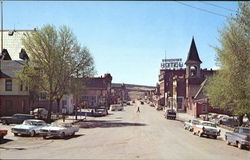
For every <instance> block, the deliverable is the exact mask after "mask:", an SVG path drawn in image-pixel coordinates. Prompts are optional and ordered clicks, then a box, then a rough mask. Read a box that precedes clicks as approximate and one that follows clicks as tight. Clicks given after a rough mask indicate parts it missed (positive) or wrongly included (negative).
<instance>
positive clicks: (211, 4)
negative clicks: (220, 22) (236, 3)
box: [199, 1, 235, 12]
mask: <svg viewBox="0 0 250 160" xmlns="http://www.w3.org/2000/svg"><path fill="white" fill-rule="evenodd" d="M199 2H201V3H205V4H208V5H210V6H214V7H217V8H222V9H225V10H228V11H232V12H235V11H234V10H232V9H229V8H226V7H222V6H219V5H216V4H213V3H209V2H204V1H199Z"/></svg>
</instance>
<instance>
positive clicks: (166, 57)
mask: <svg viewBox="0 0 250 160" xmlns="http://www.w3.org/2000/svg"><path fill="white" fill-rule="evenodd" d="M165 59H167V55H166V49H165Z"/></svg>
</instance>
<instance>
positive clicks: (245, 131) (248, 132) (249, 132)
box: [242, 128, 250, 134]
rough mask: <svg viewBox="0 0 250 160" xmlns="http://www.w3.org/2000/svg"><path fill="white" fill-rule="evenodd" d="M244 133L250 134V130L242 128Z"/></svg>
mask: <svg viewBox="0 0 250 160" xmlns="http://www.w3.org/2000/svg"><path fill="white" fill-rule="evenodd" d="M242 133H246V134H250V128H242Z"/></svg>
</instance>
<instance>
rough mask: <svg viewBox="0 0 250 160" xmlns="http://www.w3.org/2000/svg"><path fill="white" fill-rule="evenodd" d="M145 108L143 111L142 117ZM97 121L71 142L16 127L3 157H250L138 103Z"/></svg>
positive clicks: (2, 147)
mask: <svg viewBox="0 0 250 160" xmlns="http://www.w3.org/2000/svg"><path fill="white" fill-rule="evenodd" d="M137 106H140V113H137V112H136V110H137ZM87 120H91V122H92V123H96V124H98V125H90V126H88V128H83V127H84V124H83V123H84V122H81V123H82V127H81V128H80V130H79V132H77V133H76V135H75V136H74V137H72V138H68V139H57V138H56V139H52V138H49V139H46V140H44V139H42V137H24V136H22V137H20V136H18V137H14V136H13V134H12V133H11V132H10V127H11V125H10V126H6V125H2V124H1V125H0V127H1V128H3V129H5V128H7V129H9V131H8V135H7V136H6V137H5V138H6V139H7V140H5V141H7V142H5V143H3V144H1V145H0V158H1V159H8V158H11V159H27V158H29V159H190V160H191V159H192V160H195V159H202V160H205V159H207V160H211V159H213V160H214V159H230V160H237V159H238V160H247V159H250V152H249V151H248V150H240V149H238V148H237V147H233V146H228V145H226V142H225V141H223V140H222V137H218V139H212V138H206V137H202V138H200V137H198V136H194V135H192V133H191V132H188V131H186V130H184V129H183V123H182V122H180V121H176V120H166V119H165V118H164V117H163V112H162V111H156V110H155V108H153V107H150V106H149V105H148V104H144V105H140V104H139V103H138V101H137V102H136V104H133V105H131V106H125V107H124V111H116V112H109V115H108V116H105V117H98V118H94V117H87ZM11 140H12V141H11Z"/></svg>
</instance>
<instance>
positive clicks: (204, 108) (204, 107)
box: [202, 104, 207, 113]
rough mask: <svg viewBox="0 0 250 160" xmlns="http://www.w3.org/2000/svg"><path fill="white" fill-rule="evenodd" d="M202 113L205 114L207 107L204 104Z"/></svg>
mask: <svg viewBox="0 0 250 160" xmlns="http://www.w3.org/2000/svg"><path fill="white" fill-rule="evenodd" d="M202 112H203V113H205V112H207V105H206V104H203V105H202Z"/></svg>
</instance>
